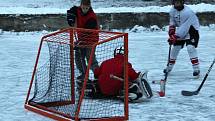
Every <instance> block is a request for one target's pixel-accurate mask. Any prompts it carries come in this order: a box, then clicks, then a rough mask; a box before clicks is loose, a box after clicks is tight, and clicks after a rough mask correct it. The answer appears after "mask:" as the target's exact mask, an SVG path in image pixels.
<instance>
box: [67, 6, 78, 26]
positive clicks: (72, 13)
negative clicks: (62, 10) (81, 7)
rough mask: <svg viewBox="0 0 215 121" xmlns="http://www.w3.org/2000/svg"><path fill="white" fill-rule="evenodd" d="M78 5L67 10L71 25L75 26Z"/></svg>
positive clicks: (68, 20)
mask: <svg viewBox="0 0 215 121" xmlns="http://www.w3.org/2000/svg"><path fill="white" fill-rule="evenodd" d="M77 9H78V7H77V6H73V7H72V8H70V9H69V10H67V22H68V24H69V25H70V26H73V24H74V23H75V18H76V16H77Z"/></svg>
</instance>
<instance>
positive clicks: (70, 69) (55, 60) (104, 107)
mask: <svg viewBox="0 0 215 121" xmlns="http://www.w3.org/2000/svg"><path fill="white" fill-rule="evenodd" d="M119 46H124V49H125V57H124V64H125V66H124V89H125V93H123V96H122V97H124V98H123V99H121V100H120V99H118V98H116V97H101V98H99V97H92V92H94V90H93V88H92V87H94V86H95V83H96V79H95V78H94V74H93V71H92V66H93V65H92V63H94V62H93V58H95V59H96V60H97V62H98V65H100V64H101V63H102V62H103V61H105V60H107V59H110V58H113V57H114V54H113V52H114V49H115V48H117V47H119ZM83 48H85V49H86V50H87V51H88V52H90V53H89V55H90V56H89V58H81V59H79V60H78V59H77V58H80V57H81V56H79V57H78V56H77V53H78V51H79V49H83ZM80 54H81V53H80ZM77 60H78V61H84V62H85V63H82V65H78V63H79V64H80V62H76V61H77ZM127 62H128V35H127V33H120V32H109V31H100V30H87V29H78V28H68V29H64V30H60V31H58V32H55V33H51V34H49V35H46V36H44V37H42V39H41V43H40V46H39V49H38V54H37V58H36V63H35V67H34V70H33V74H32V78H31V81H30V86H29V90H28V94H27V97H26V102H25V108H26V109H28V110H30V111H33V112H36V113H39V114H41V115H44V116H46V117H49V118H53V119H55V120H71V119H72V120H107V119H109V120H127V119H128V99H127V97H128V91H127V90H128V85H127V84H128V78H127ZM80 66H81V67H83V68H82V69H83V70H84V71H85V75H84V79H83V81H82V83H81V84H80V80H78V79H77V78H78V76H80V69H79V68H80ZM78 67H79V68H78ZM122 100H123V101H122Z"/></svg>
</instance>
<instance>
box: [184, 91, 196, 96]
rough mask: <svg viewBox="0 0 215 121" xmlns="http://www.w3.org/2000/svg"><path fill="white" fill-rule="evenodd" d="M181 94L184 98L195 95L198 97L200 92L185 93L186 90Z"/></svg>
mask: <svg viewBox="0 0 215 121" xmlns="http://www.w3.org/2000/svg"><path fill="white" fill-rule="evenodd" d="M181 94H182V95H183V96H193V95H197V94H198V91H185V90H182V91H181Z"/></svg>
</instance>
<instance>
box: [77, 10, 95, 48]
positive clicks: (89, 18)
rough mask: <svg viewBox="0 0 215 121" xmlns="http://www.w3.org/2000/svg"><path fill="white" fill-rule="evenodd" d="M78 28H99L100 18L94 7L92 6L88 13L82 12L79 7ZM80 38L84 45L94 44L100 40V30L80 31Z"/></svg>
mask: <svg viewBox="0 0 215 121" xmlns="http://www.w3.org/2000/svg"><path fill="white" fill-rule="evenodd" d="M77 28H85V29H95V30H98V29H99V27H98V20H97V17H96V14H95V13H94V11H93V9H92V8H90V9H89V11H88V12H87V13H86V14H83V13H82V10H81V7H78V9H77ZM78 40H79V41H81V43H80V44H82V45H92V44H94V43H96V42H98V40H99V34H98V32H89V31H87V32H78Z"/></svg>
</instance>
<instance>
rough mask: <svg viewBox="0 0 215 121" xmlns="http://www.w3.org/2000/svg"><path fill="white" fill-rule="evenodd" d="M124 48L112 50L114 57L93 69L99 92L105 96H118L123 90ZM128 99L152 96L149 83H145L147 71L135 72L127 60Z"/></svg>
mask: <svg viewBox="0 0 215 121" xmlns="http://www.w3.org/2000/svg"><path fill="white" fill-rule="evenodd" d="M123 70H124V49H123V47H118V48H116V49H115V50H114V58H111V59H108V60H105V61H103V62H102V64H101V66H100V67H98V68H96V69H95V72H94V74H95V78H97V79H98V82H97V83H98V87H99V90H100V93H101V94H103V95H106V96H118V95H120V93H121V92H122V90H123V79H122V78H123V77H124V76H123V74H124V71H123ZM112 76H115V77H119V79H116V78H112ZM128 78H129V100H130V101H134V100H138V99H139V98H141V97H142V96H145V97H146V98H151V97H152V95H153V94H152V91H151V87H150V85H149V84H148V83H147V73H144V74H142V73H140V72H139V73H136V72H135V70H134V69H133V68H132V65H131V63H129V62H128Z"/></svg>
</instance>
